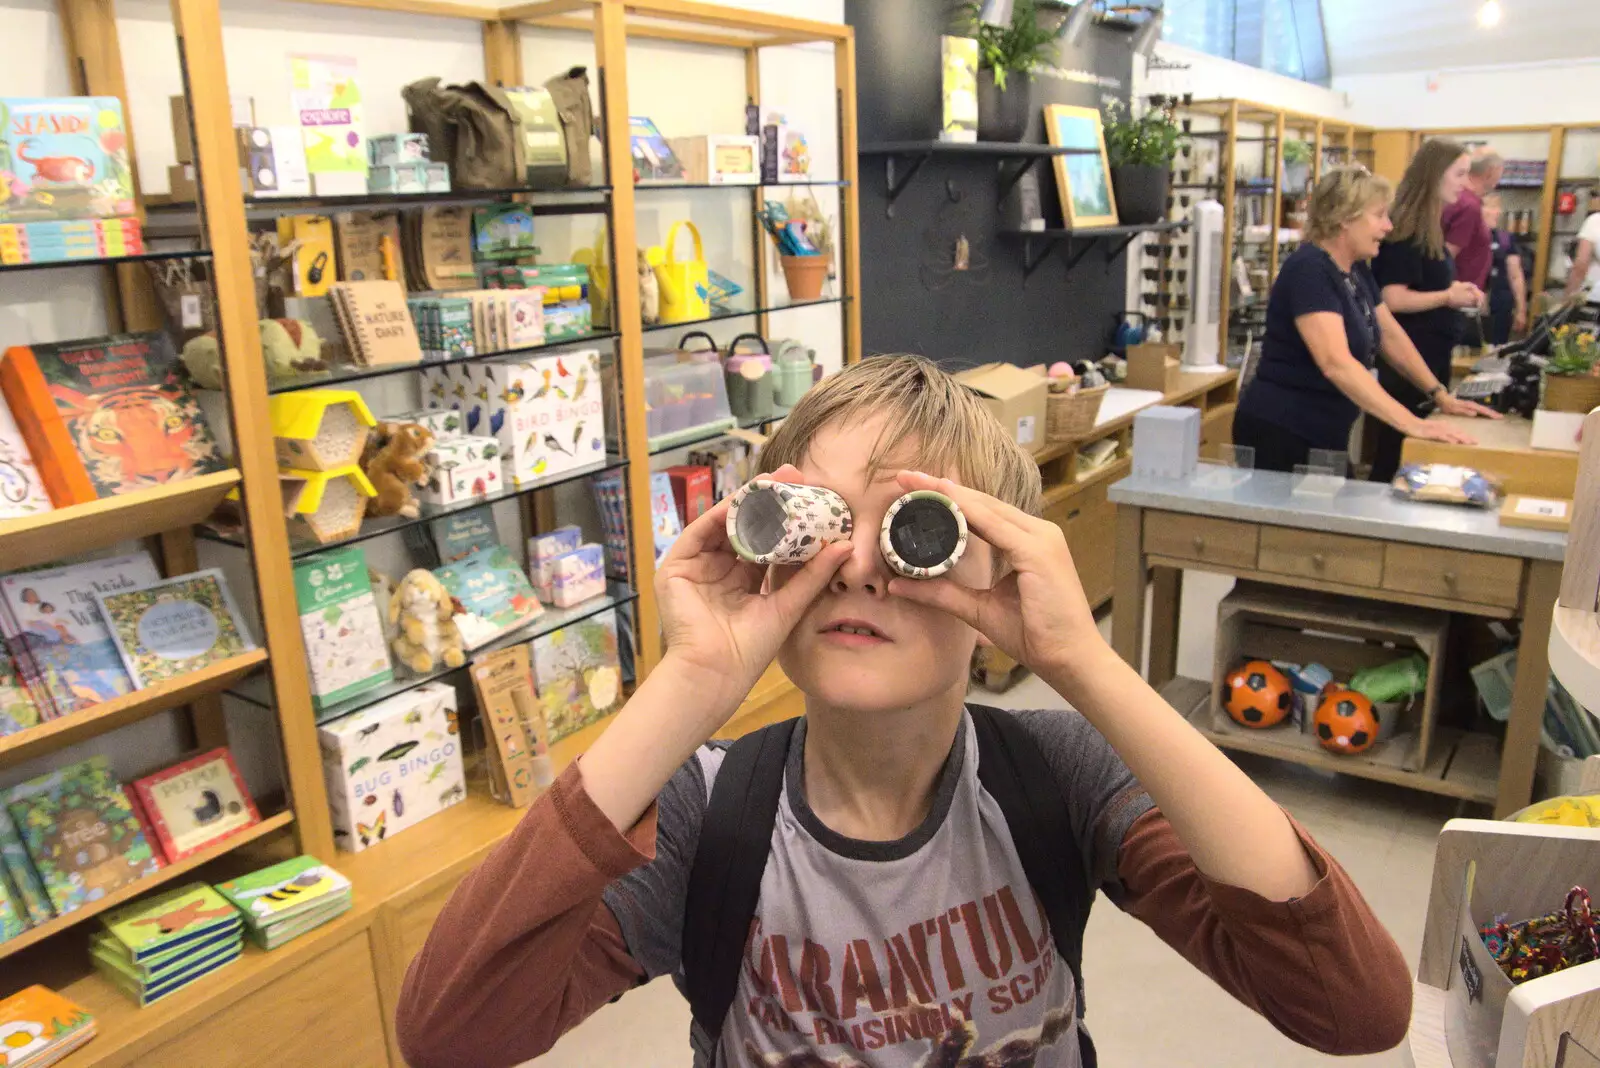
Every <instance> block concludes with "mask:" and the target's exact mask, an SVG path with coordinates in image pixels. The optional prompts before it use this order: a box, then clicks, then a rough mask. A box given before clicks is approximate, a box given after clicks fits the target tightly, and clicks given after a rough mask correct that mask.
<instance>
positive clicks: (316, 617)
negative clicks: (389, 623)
mask: <svg viewBox="0 0 1600 1068" xmlns="http://www.w3.org/2000/svg"><path fill="white" fill-rule="evenodd" d="M294 590H295V600H296V602H297V604H298V606H299V611H300V633H301V635H302V637H303V638H304V639H305V647H306V660H307V661H308V663H309V664H310V667H311V700H312V703H313V704H314V705H316V707H317V708H319V709H320V708H326V707H328V706H329V705H333V704H337V703H339V702H340V701H344V700H348V699H349V698H351V697H354V696H356V695H357V694H361V693H365V692H367V691H368V690H370V689H373V688H374V687H377V686H382V685H383V684H384V683H386V682H389V681H391V680H392V679H393V678H394V669H393V667H392V666H391V665H390V663H389V646H388V643H387V642H386V641H385V640H384V636H383V621H382V619H380V618H379V616H378V601H377V598H376V597H374V596H373V594H372V580H371V579H370V578H369V577H368V575H367V557H366V554H365V553H363V552H362V551H361V547H360V546H359V545H350V546H346V547H345V548H343V549H335V550H332V551H331V552H325V553H318V554H317V555H315V556H308V557H306V558H305V559H303V560H298V561H296V562H295V565H294Z"/></svg>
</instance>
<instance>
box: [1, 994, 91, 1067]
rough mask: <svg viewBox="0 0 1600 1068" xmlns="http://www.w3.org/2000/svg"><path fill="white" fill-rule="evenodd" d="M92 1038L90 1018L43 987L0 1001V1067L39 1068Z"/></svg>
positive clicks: (64, 999)
mask: <svg viewBox="0 0 1600 1068" xmlns="http://www.w3.org/2000/svg"><path fill="white" fill-rule="evenodd" d="M94 1036H95V1022H94V1017H93V1016H91V1015H89V1012H88V1010H87V1009H85V1008H84V1007H83V1006H82V1005H79V1004H78V1003H77V1002H74V1001H68V1000H67V999H66V998H64V997H62V996H61V995H60V994H57V993H56V992H55V991H54V990H51V989H50V988H48V987H43V986H30V987H24V988H23V989H22V990H19V991H17V992H16V993H15V994H13V995H11V996H10V997H8V998H6V999H5V1000H3V1001H0V1057H3V1058H5V1059H4V1060H0V1065H4V1066H5V1068H43V1066H44V1065H47V1064H54V1063H55V1062H56V1061H59V1060H60V1059H61V1058H63V1057H65V1056H66V1055H67V1054H69V1053H71V1052H72V1051H73V1050H75V1049H77V1048H78V1047H79V1046H81V1045H83V1044H84V1043H85V1042H87V1041H89V1040H90V1039H91V1038H93V1037H94Z"/></svg>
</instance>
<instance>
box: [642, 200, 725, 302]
mask: <svg viewBox="0 0 1600 1068" xmlns="http://www.w3.org/2000/svg"><path fill="white" fill-rule="evenodd" d="M680 227H683V228H686V229H688V231H689V234H690V236H692V237H693V238H694V259H691V260H680V259H678V229H679V228H680ZM666 245H667V249H666V257H665V259H664V261H663V262H661V263H658V264H656V266H655V272H656V281H657V282H658V283H659V284H660V286H661V321H662V322H663V323H687V322H692V321H693V320H696V319H704V318H706V317H708V316H709V315H710V314H711V291H710V284H709V283H710V274H711V268H710V267H708V266H707V265H706V254H705V247H704V246H703V245H701V243H700V231H699V229H697V228H696V227H695V225H694V223H692V222H690V221H689V220H687V219H683V220H680V221H679V222H675V223H673V224H672V229H670V230H668V231H667V241H666ZM651 259H652V260H654V257H651Z"/></svg>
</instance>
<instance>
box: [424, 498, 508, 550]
mask: <svg viewBox="0 0 1600 1068" xmlns="http://www.w3.org/2000/svg"><path fill="white" fill-rule="evenodd" d="M428 527H429V529H430V530H431V531H432V533H433V543H434V545H435V546H436V547H437V548H438V550H439V562H440V563H441V564H453V563H455V562H456V561H457V560H461V559H464V558H465V557H468V556H471V555H472V554H473V553H475V552H479V551H481V550H483V549H490V548H493V547H494V546H496V545H499V544H501V541H500V531H499V530H498V529H496V527H495V522H494V508H493V506H491V505H487V504H480V505H479V506H478V507H476V508H468V509H467V510H466V511H464V512H456V513H455V514H454V515H447V516H445V517H444V518H443V519H435V520H434V521H433V522H432V523H429V524H428Z"/></svg>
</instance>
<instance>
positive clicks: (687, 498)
mask: <svg viewBox="0 0 1600 1068" xmlns="http://www.w3.org/2000/svg"><path fill="white" fill-rule="evenodd" d="M667 475H668V476H669V477H670V478H671V479H672V499H673V501H674V503H676V504H677V506H678V521H679V522H680V523H682V524H683V525H684V526H688V525H689V524H690V523H693V522H694V521H695V520H696V519H699V518H700V517H701V516H703V515H705V514H706V513H707V512H709V511H711V506H712V505H713V504H715V503H716V501H715V499H714V498H713V496H712V492H711V468H710V467H700V466H688V465H679V466H677V467H669V468H667Z"/></svg>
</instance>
